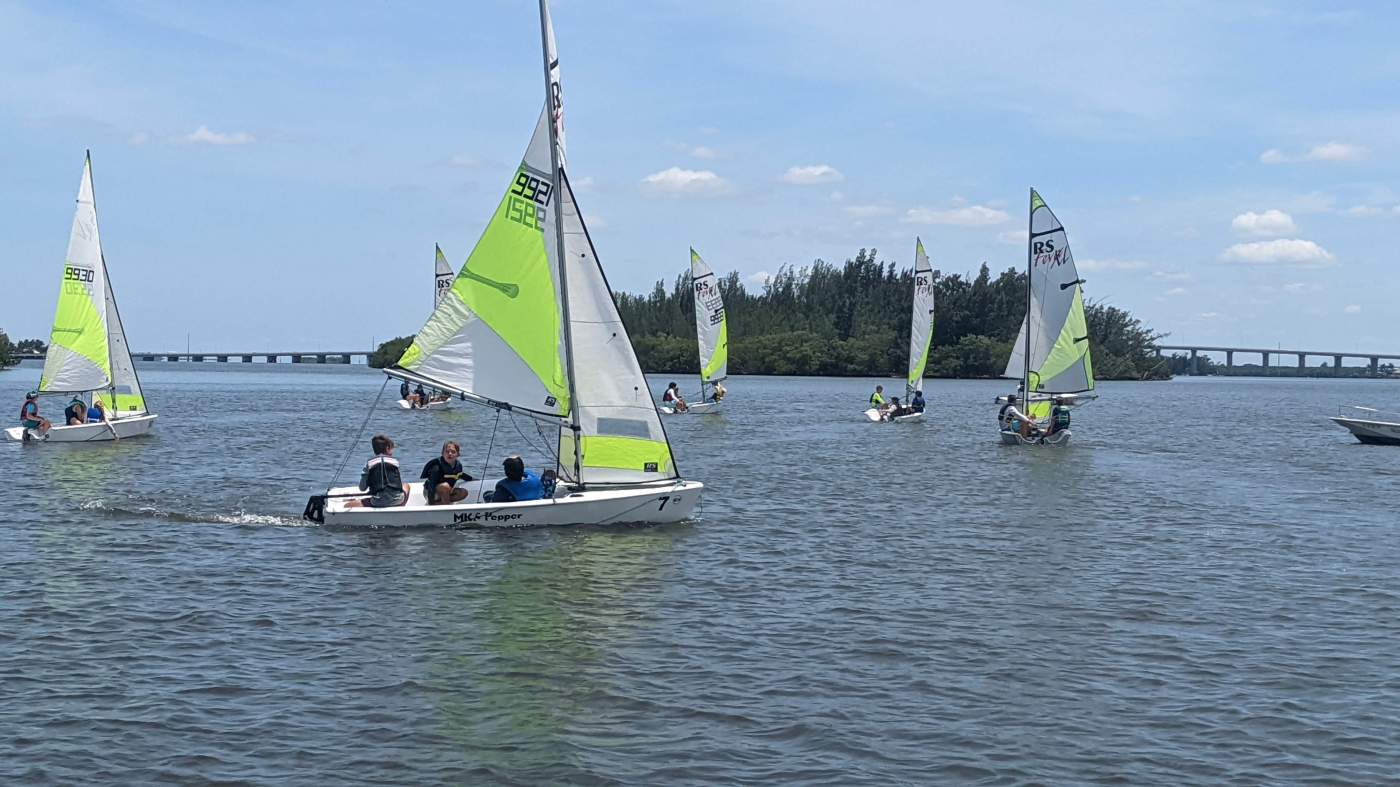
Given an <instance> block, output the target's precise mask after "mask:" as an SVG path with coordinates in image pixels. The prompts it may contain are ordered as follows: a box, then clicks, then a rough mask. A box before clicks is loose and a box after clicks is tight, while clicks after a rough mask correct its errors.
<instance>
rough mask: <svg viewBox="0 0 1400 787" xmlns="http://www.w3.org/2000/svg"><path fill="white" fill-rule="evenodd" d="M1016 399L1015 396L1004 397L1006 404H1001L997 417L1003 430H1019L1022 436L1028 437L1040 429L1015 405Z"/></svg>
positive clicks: (1033, 420) (1032, 419)
mask: <svg viewBox="0 0 1400 787" xmlns="http://www.w3.org/2000/svg"><path fill="white" fill-rule="evenodd" d="M1018 401H1019V400H1018V399H1017V398H1016V397H1015V396H1008V397H1006V404H1004V405H1002V406H1001V412H1000V413H999V414H998V415H997V419H998V421H999V425H1000V426H1001V428H1002V430H1003V431H1007V432H1020V434H1021V436H1022V437H1024V438H1026V439H1030V437H1031V436H1032V435H1034V434H1036V433H1038V432H1039V431H1040V425H1039V424H1037V423H1036V422H1035V419H1034V418H1031V417H1030V416H1028V415H1026V414H1025V413H1023V412H1021V411H1020V409H1019V408H1017V407H1016V403H1017V402H1018Z"/></svg>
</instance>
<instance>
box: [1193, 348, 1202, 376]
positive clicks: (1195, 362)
mask: <svg viewBox="0 0 1400 787" xmlns="http://www.w3.org/2000/svg"><path fill="white" fill-rule="evenodd" d="M1200 373H1201V372H1200V361H1199V360H1197V358H1196V351H1195V350H1192V351H1191V376H1192V377H1195V376H1196V375H1198V374H1200Z"/></svg>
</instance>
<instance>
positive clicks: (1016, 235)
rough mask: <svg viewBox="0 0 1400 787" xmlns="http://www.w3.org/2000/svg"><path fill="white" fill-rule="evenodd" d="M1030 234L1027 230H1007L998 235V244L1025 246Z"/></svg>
mask: <svg viewBox="0 0 1400 787" xmlns="http://www.w3.org/2000/svg"><path fill="white" fill-rule="evenodd" d="M1029 237H1030V233H1029V232H1027V231H1026V230H1006V231H1005V232H1000V233H997V243H1005V244H1006V245H1008V246H1024V245H1026V240H1027V239H1028V238H1029Z"/></svg>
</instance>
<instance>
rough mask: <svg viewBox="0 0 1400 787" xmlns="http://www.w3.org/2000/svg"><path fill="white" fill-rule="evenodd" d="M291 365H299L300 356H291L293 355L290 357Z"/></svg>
mask: <svg viewBox="0 0 1400 787" xmlns="http://www.w3.org/2000/svg"><path fill="white" fill-rule="evenodd" d="M292 363H301V356H300V355H296V354H293V355H292Z"/></svg>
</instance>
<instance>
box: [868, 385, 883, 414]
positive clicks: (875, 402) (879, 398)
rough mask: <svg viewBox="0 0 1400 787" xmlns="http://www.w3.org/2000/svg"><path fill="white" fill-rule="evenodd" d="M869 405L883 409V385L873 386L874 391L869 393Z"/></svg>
mask: <svg viewBox="0 0 1400 787" xmlns="http://www.w3.org/2000/svg"><path fill="white" fill-rule="evenodd" d="M870 406H871V407H873V408H875V409H876V410H880V411H881V412H883V411H884V407H885V386H883V385H877V386H875V393H873V394H871V395H870Z"/></svg>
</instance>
